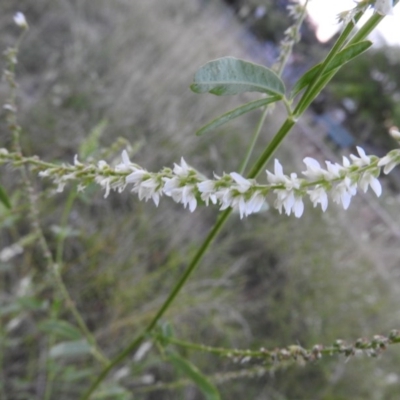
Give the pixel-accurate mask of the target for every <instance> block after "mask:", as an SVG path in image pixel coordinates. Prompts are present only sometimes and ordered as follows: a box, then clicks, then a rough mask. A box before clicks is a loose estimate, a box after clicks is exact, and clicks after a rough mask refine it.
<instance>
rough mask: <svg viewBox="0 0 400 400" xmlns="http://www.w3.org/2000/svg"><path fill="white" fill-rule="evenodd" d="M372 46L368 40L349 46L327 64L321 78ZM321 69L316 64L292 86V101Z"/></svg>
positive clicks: (319, 65)
mask: <svg viewBox="0 0 400 400" xmlns="http://www.w3.org/2000/svg"><path fill="white" fill-rule="evenodd" d="M371 46H372V42H371V41H369V40H364V41H362V42H359V43H356V44H353V45H350V46H349V47H346V48H345V49H344V50H342V51H340V52H339V53H338V54H336V56H335V57H334V58H333V60H332V61H331V62H330V63H329V65H328V67H327V68H326V70H325V71H324V73H323V76H325V75H326V74H328V73H330V72H332V71H333V70H335V69H337V68H340V67H341V66H342V65H344V64H346V63H347V62H349V61H351V60H352V59H353V58H355V57H357V56H359V55H360V54H362V53H364V52H365V51H366V50H368V49H369V48H370V47H371ZM320 67H321V64H317V65H315V66H314V67H312V68H311V69H309V70H308V71H307V72H306V73H305V74H304V75H303V76H302V77H301V78H300V79H299V80H298V81H297V83H296V84H295V85H294V87H293V89H292V91H291V93H290V98H291V99H293V98H294V97H295V96H296V95H297V94H298V93H299V92H300V91H301V90H303V89H304V88H305V87H306V86H308V85H309V84H310V82H311V81H312V80H313V79H314V78H315V77H316V76H317V74H318V71H319V69H320Z"/></svg>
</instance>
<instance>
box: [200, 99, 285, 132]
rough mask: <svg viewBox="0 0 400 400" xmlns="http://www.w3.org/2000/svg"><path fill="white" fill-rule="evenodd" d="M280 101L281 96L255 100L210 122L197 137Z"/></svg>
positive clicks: (201, 129)
mask: <svg viewBox="0 0 400 400" xmlns="http://www.w3.org/2000/svg"><path fill="white" fill-rule="evenodd" d="M280 99H281V98H280V97H279V96H272V97H267V98H266V99H260V100H254V101H251V102H250V103H247V104H243V105H242V106H239V107H237V108H235V109H234V110H231V111H228V112H227V113H225V114H222V115H221V116H219V117H217V118H215V119H213V120H212V121H211V122H209V123H208V124H206V125H204V126H203V127H202V128H200V129H199V130H198V131H197V132H196V135H198V136H200V135H203V134H204V133H207V132H209V131H211V130H213V129H216V128H218V127H219V126H221V125H223V124H225V123H227V122H229V121H231V120H232V119H234V118H237V117H239V116H241V115H243V114H246V113H248V112H250V111H253V110H256V109H258V108H261V107H264V106H266V105H268V104H271V103H275V102H276V101H279V100H280Z"/></svg>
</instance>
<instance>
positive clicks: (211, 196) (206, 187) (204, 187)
mask: <svg viewBox="0 0 400 400" xmlns="http://www.w3.org/2000/svg"><path fill="white" fill-rule="evenodd" d="M215 183H216V182H215V181H214V180H212V179H207V180H205V181H203V182H200V183H198V184H197V188H198V189H199V192H200V193H201V195H200V196H201V199H202V200H203V201H204V202H205V203H206V205H207V206H208V204H209V202H210V200H211V202H212V203H213V204H216V203H217V197H216V195H215V192H216V187H215Z"/></svg>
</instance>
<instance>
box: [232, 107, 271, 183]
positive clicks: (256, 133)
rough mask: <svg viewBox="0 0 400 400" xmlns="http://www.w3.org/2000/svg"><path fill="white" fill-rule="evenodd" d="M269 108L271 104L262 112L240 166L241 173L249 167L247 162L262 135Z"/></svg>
mask: <svg viewBox="0 0 400 400" xmlns="http://www.w3.org/2000/svg"><path fill="white" fill-rule="evenodd" d="M271 107H274V105H272V106H271ZM269 110H270V107H269V106H265V109H264V111H263V112H262V115H261V118H260V120H259V121H258V124H257V126H256V129H255V131H254V134H253V137H252V139H251V142H250V145H249V148H248V149H247V152H246V155H245V157H244V159H243V161H242V163H241V164H240V167H239V174H240V175H242V174H243V172H244V171H245V169H246V167H247V164H248V163H249V160H250V157H251V155H252V154H253V150H254V147H255V145H256V143H257V140H258V138H259V137H260V133H261V129H262V127H263V125H264V122H265V118H266V117H267V115H268V113H269Z"/></svg>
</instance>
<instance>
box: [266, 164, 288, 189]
mask: <svg viewBox="0 0 400 400" xmlns="http://www.w3.org/2000/svg"><path fill="white" fill-rule="evenodd" d="M266 173H267V179H268V182H269V183H272V184H280V183H284V184H286V183H287V182H288V180H289V179H288V177H287V176H286V175H285V174H284V173H283V168H282V165H281V163H280V162H279V160H277V159H275V162H274V173H272V172H269V171H268V170H267V171H266Z"/></svg>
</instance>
